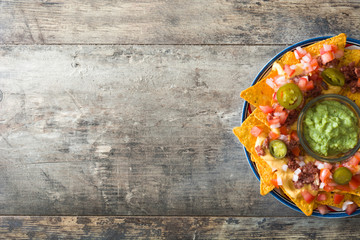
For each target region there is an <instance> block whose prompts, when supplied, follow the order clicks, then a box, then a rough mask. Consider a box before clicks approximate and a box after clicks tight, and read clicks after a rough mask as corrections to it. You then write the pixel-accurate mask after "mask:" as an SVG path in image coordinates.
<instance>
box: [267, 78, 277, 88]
mask: <svg viewBox="0 0 360 240" xmlns="http://www.w3.org/2000/svg"><path fill="white" fill-rule="evenodd" d="M266 84H267V85H269V86H270V87H271V88H274V87H275V83H274V80H273V79H272V78H267V79H266Z"/></svg>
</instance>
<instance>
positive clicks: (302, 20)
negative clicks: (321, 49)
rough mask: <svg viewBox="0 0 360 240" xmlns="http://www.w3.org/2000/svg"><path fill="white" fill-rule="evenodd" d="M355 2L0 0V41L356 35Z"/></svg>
mask: <svg viewBox="0 0 360 240" xmlns="http://www.w3.org/2000/svg"><path fill="white" fill-rule="evenodd" d="M359 7H360V3H359V2H358V1H352V2H350V1H333V0H331V1H321V3H320V4H314V2H313V1H311V0H305V1H300V0H299V1H294V0H286V1H281V0H276V1H266V0H263V1H261V0H246V1H234V0H198V1H191V0H186V1H183V0H175V1H166V0H156V1H147V0H142V1H126V0H123V1H111V0H109V1H92V0H85V1H84V0H69V1H63V0H34V1H24V0H22V1H1V2H0V26H1V27H0V43H1V44H292V43H295V42H298V41H301V40H304V39H307V38H310V37H318V36H328V35H336V34H338V33H340V32H344V33H346V34H348V35H349V36H350V37H353V38H360V33H359V31H358V29H359V28H360V15H359V14H358V12H359Z"/></svg>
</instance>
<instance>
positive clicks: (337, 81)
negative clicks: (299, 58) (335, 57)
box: [321, 68, 345, 86]
mask: <svg viewBox="0 0 360 240" xmlns="http://www.w3.org/2000/svg"><path fill="white" fill-rule="evenodd" d="M321 77H322V79H324V81H325V82H327V83H328V84H330V85H333V86H344V84H345V76H344V74H343V73H342V72H340V71H339V70H337V69H336V68H327V69H325V70H324V71H323V72H322V73H321Z"/></svg>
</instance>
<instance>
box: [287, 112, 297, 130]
mask: <svg viewBox="0 0 360 240" xmlns="http://www.w3.org/2000/svg"><path fill="white" fill-rule="evenodd" d="M299 114H300V110H298V109H296V110H292V111H290V112H289V115H288V117H287V118H286V120H285V126H287V127H290V126H291V125H293V124H294V122H296V120H297V118H298V116H299Z"/></svg>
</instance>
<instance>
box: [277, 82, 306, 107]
mask: <svg viewBox="0 0 360 240" xmlns="http://www.w3.org/2000/svg"><path fill="white" fill-rule="evenodd" d="M276 98H277V100H278V102H279V104H280V105H281V106H283V107H284V108H286V109H290V110H292V109H295V108H297V107H298V106H300V104H301V102H302V100H303V95H302V93H301V90H300V88H299V87H298V86H297V85H296V84H295V83H287V84H284V85H283V86H281V87H280V88H279V90H278V91H277V93H276Z"/></svg>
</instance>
